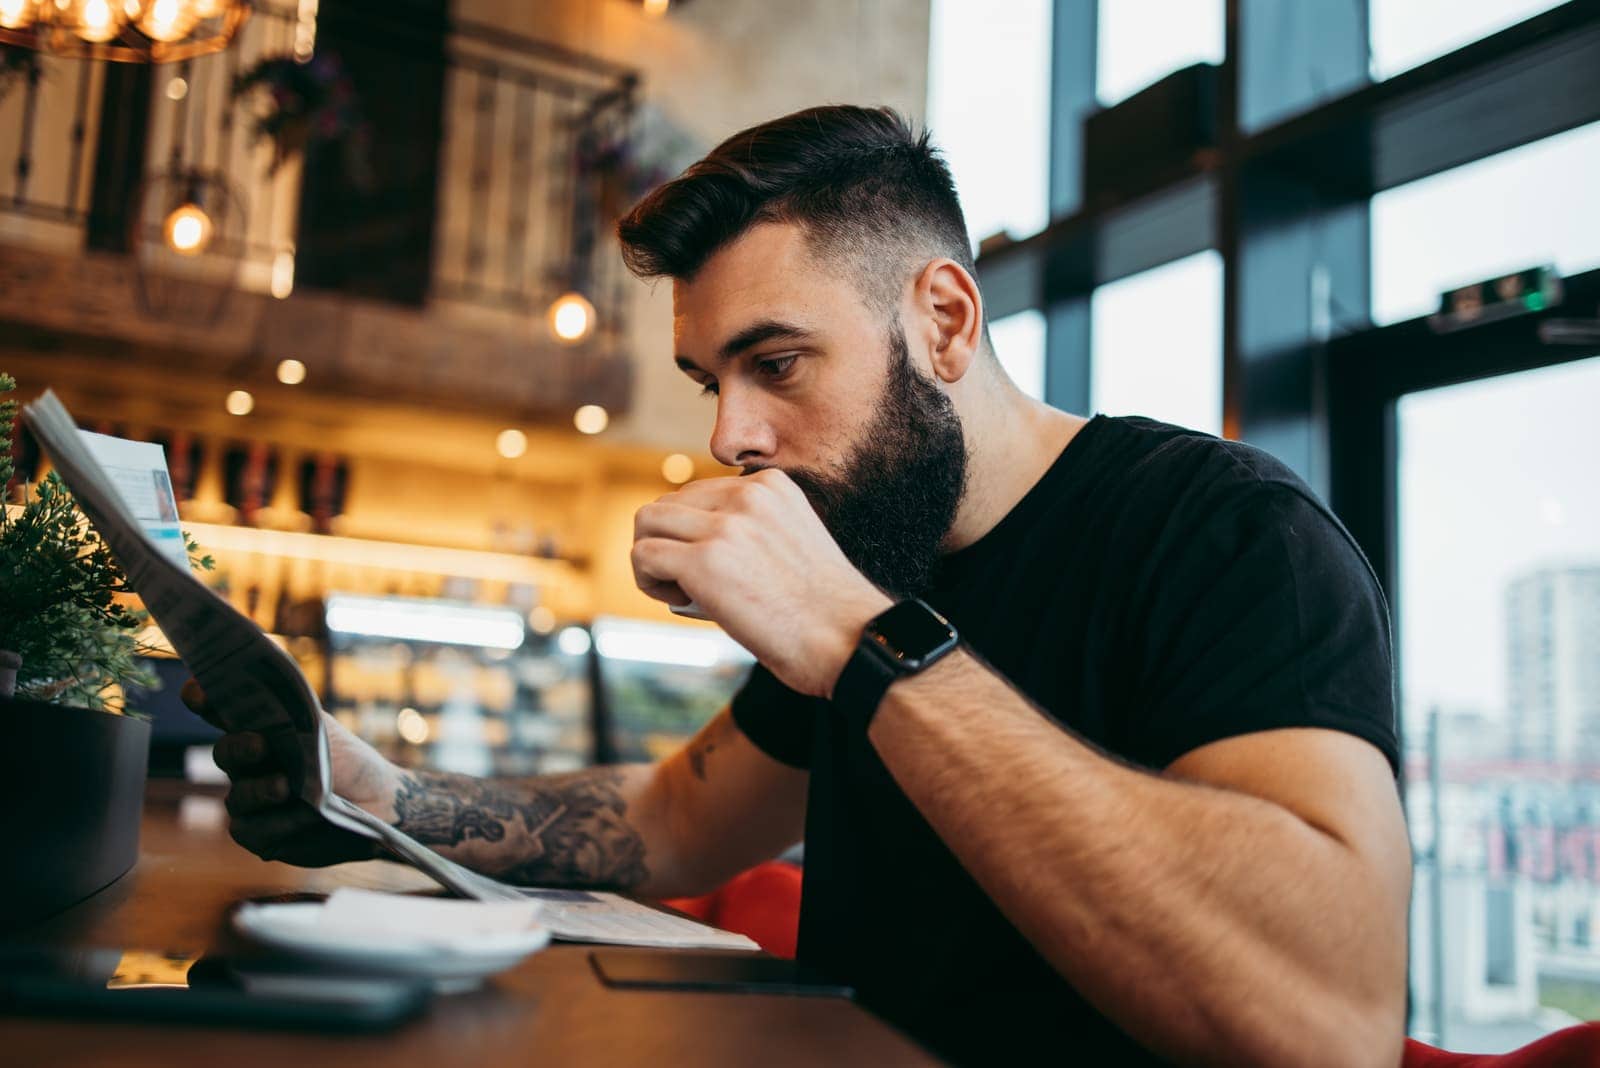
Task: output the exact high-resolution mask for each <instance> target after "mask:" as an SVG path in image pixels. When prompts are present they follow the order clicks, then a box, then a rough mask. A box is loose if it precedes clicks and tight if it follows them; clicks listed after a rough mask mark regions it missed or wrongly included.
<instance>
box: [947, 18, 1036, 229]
mask: <svg viewBox="0 0 1600 1068" xmlns="http://www.w3.org/2000/svg"><path fill="white" fill-rule="evenodd" d="M1050 11H1051V4H1050V0H1006V3H1004V4H994V3H988V2H986V0H934V2H933V7H932V12H931V15H932V25H931V28H930V42H929V56H928V127H929V128H930V129H931V130H932V131H933V138H934V142H935V143H936V144H937V145H938V146H939V147H940V148H941V149H943V150H944V154H945V158H946V159H947V160H948V161H949V163H950V170H951V171H952V172H953V173H954V175H955V180H956V189H957V190H959V192H960V194H961V205H962V208H963V209H964V210H965V211H966V215H967V231H968V233H969V234H970V235H971V236H972V242H973V245H974V247H976V245H977V243H978V242H979V241H981V240H983V239H984V238H985V237H988V236H989V235H991V234H995V233H998V232H1000V231H1002V230H1004V231H1009V232H1010V233H1011V234H1012V236H1014V237H1026V236H1028V235H1030V234H1034V233H1037V232H1038V231H1039V230H1042V229H1043V228H1044V225H1045V223H1046V222H1048V221H1049V215H1050V208H1049V200H1050V192H1049V190H1050V186H1049V181H1050V173H1049V172H1050V166H1049V158H1050V157H1049V152H1050Z"/></svg>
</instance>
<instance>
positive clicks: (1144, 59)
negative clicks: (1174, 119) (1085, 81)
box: [997, 0, 1225, 107]
mask: <svg viewBox="0 0 1600 1068" xmlns="http://www.w3.org/2000/svg"><path fill="white" fill-rule="evenodd" d="M997 6H998V5H997ZM1224 39H1225V38H1224V33H1223V19H1222V0H1101V4H1100V43H1099V53H1098V60H1097V62H1096V64H1095V95H1096V96H1098V97H1099V98H1100V103H1102V104H1104V105H1105V106H1107V107H1110V106H1111V105H1112V104H1115V103H1117V102H1119V101H1122V100H1126V99H1127V98H1128V97H1130V96H1132V95H1133V94H1134V93H1137V92H1138V91H1139V90H1140V89H1143V88H1144V87H1145V86H1147V85H1150V84H1152V83H1154V82H1158V81H1160V80H1161V79H1162V78H1163V77H1165V76H1166V75H1168V74H1171V73H1172V72H1173V71H1175V70H1181V69H1182V68H1184V67H1188V66H1191V65H1193V64H1195V63H1221V62H1222V57H1223V53H1224V48H1225V45H1224Z"/></svg>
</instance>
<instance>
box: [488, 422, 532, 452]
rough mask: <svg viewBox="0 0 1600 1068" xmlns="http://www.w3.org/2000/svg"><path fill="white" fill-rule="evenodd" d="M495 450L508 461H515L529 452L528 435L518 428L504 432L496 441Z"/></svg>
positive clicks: (501, 432)
mask: <svg viewBox="0 0 1600 1068" xmlns="http://www.w3.org/2000/svg"><path fill="white" fill-rule="evenodd" d="M494 448H495V451H496V452H498V453H499V454H500V455H501V456H504V457H505V458H506V459H507V460H515V459H516V458H517V457H519V456H521V455H522V454H523V453H525V452H527V451H528V435H526V434H524V433H523V432H522V431H520V430H517V429H516V428H512V429H510V430H502V431H500V433H499V435H498V436H496V437H495V439H494Z"/></svg>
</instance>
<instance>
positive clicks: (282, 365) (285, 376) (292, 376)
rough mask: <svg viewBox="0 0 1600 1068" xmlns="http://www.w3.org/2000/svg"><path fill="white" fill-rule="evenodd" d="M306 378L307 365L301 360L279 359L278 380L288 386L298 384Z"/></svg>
mask: <svg viewBox="0 0 1600 1068" xmlns="http://www.w3.org/2000/svg"><path fill="white" fill-rule="evenodd" d="M305 380H306V365H305V364H303V363H301V362H300V361H299V360H279V361H278V381H279V382H282V383H283V384H284V385H286V386H298V385H299V384H300V383H302V382H304V381H305Z"/></svg>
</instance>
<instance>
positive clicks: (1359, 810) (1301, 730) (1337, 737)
mask: <svg viewBox="0 0 1600 1068" xmlns="http://www.w3.org/2000/svg"><path fill="white" fill-rule="evenodd" d="M1163 774H1164V775H1166V776H1167V777H1169V778H1175V779H1181V780H1184V781H1187V782H1194V783H1200V784H1203V785H1207V786H1214V787H1217V788H1219V789H1224V790H1232V791H1234V792H1236V793H1241V794H1247V795H1249V796H1252V797H1257V798H1260V799H1261V800H1263V801H1268V802H1271V803H1272V804H1275V805H1278V806H1279V807H1281V808H1283V809H1286V810H1287V811H1288V812H1290V813H1291V814H1292V815H1294V816H1296V817H1298V818H1299V819H1300V820H1301V821H1302V822H1304V823H1306V824H1307V825H1309V826H1311V827H1313V828H1315V829H1316V830H1318V831H1321V832H1322V833H1323V834H1326V835H1328V836H1329V837H1331V838H1333V839H1335V840H1337V841H1338V842H1340V843H1341V844H1342V845H1344V846H1346V847H1347V848H1349V849H1350V850H1352V851H1353V852H1354V853H1356V854H1357V855H1358V856H1359V857H1361V858H1362V860H1363V861H1364V862H1365V863H1366V864H1367V865H1368V866H1370V867H1371V869H1372V870H1373V872H1374V874H1375V875H1378V876H1379V877H1381V878H1382V879H1383V882H1384V885H1385V888H1386V890H1388V891H1389V892H1390V893H1391V894H1392V895H1395V896H1397V899H1398V900H1399V901H1400V902H1402V903H1403V902H1404V901H1405V898H1406V896H1407V895H1408V894H1409V891H1410V885H1411V846H1410V842H1409V839H1408V838H1407V835H1406V827H1405V819H1404V816H1403V814H1402V812H1401V808H1400V796H1399V792H1398V791H1397V790H1396V788H1395V783H1394V776H1393V773H1392V772H1391V770H1390V768H1389V762H1388V759H1387V758H1386V757H1385V755H1384V754H1383V752H1382V751H1381V750H1379V749H1378V748H1377V746H1375V745H1373V744H1371V743H1370V742H1367V741H1364V740H1362V739H1361V738H1358V737H1356V736H1355V735H1353V734H1347V733H1344V732H1342V731H1337V730H1326V729H1322V728H1316V727H1291V728H1284V729H1280V730H1267V731H1256V732H1252V733H1249V734H1240V735H1235V736H1234V737H1231V738H1224V739H1222V740H1220V741H1216V742H1211V743H1209V744H1207V745H1203V746H1200V747H1199V748H1197V749H1194V750H1191V751H1190V752H1188V753H1185V754H1184V755H1183V756H1181V757H1179V758H1178V759H1177V760H1175V761H1173V762H1172V763H1171V764H1170V765H1168V766H1167V768H1166V770H1165V771H1164V772H1163Z"/></svg>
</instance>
